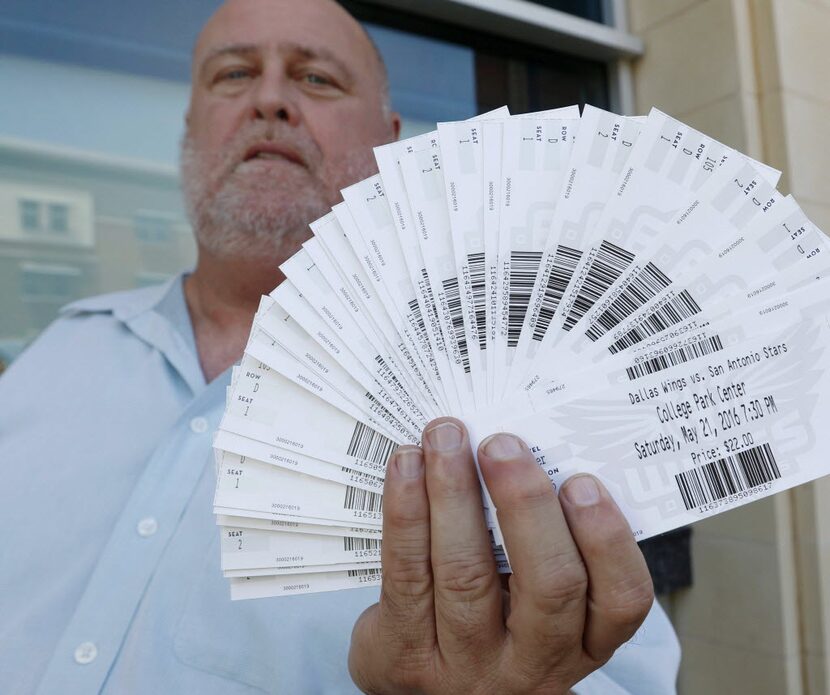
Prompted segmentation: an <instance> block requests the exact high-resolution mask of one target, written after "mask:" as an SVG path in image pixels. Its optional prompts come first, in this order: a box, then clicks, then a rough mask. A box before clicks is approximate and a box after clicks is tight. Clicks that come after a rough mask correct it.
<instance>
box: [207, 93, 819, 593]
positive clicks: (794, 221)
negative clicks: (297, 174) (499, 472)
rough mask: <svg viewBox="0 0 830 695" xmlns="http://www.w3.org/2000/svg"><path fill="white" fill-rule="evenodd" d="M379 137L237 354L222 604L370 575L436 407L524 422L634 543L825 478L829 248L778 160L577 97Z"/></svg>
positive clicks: (486, 429)
mask: <svg viewBox="0 0 830 695" xmlns="http://www.w3.org/2000/svg"><path fill="white" fill-rule="evenodd" d="M375 155H376V159H377V164H378V169H379V174H378V175H375V176H372V177H371V178H368V179H366V180H364V181H361V182H359V183H357V184H355V185H353V186H350V187H349V188H347V189H345V190H343V191H342V195H343V201H344V202H343V203H341V204H339V205H336V206H335V207H334V209H333V210H332V211H331V212H330V213H329V214H327V215H326V216H325V217H323V218H321V219H319V220H317V221H316V222H314V223H313V224H312V225H311V228H312V230H313V233H314V236H313V238H312V239H311V240H309V241H308V242H306V243H305V244H304V246H303V249H302V250H301V251H300V252H299V253H297V254H296V255H295V256H293V257H292V258H291V259H289V260H288V261H287V262H286V263H285V264H284V265H283V266H282V270H283V272H284V274H285V276H286V278H287V280H286V281H285V282H283V283H282V284H281V285H280V286H279V287H277V288H276V289H275V290H274V291H273V292H272V293H271V294H270V295H269V296H267V297H263V298H262V302H261V305H260V307H259V311H258V313H257V315H256V318H255V321H254V324H253V329H252V331H251V335H250V339H249V342H248V345H247V348H246V350H245V355H244V357H243V359H242V361H241V363H240V364H239V366H238V367H236V368H235V370H234V375H233V380H232V385H231V387H230V389H229V393H228V399H227V407H226V411H225V414H224V417H223V419H222V423H221V426H220V429H219V431H218V432H217V433H216V436H215V441H214V447H215V450H216V459H217V488H216V497H215V502H214V504H215V512H216V514H217V521H218V524H219V526H220V527H221V535H222V543H221V549H222V568H223V571H224V573H225V575H226V576H227V577H229V578H230V582H231V594H232V597H233V598H256V597H264V596H279V595H287V594H297V593H309V592H317V591H329V590H336V589H346V588H353V587H361V586H366V585H373V584H378V583H379V582H380V576H381V574H380V573H381V569H380V567H381V566H380V547H381V528H382V513H383V512H382V501H383V498H382V491H383V478H384V471H385V467H386V464H387V461H388V460H389V458H390V456H391V454H392V453H393V451H394V450H395V447H396V446H397V445H398V444H402V443H413V444H417V443H419V442H420V436H421V433H422V430H423V428H424V426H425V425H426V423H427V422H428V421H429V420H430V419H432V418H434V417H436V416H439V415H454V416H457V417H460V418H462V419H463V420H464V421H465V423H467V424H468V426H469V429H470V432H471V438H472V439H473V440H474V441H473V444H474V445H475V444H477V442H478V441H479V440H480V439H481V438H482V437H483V436H486V435H488V434H490V433H492V432H494V431H500V430H506V431H512V432H514V433H516V434H518V435H519V436H521V437H522V438H523V439H524V440H525V441H527V442H528V444H529V445H531V447H532V450H533V451H534V452H535V453H536V456H537V460H538V462H539V465H540V466H542V467H543V468H544V470H545V471H546V472H547V474H548V475H549V476H550V478H551V481H552V483H553V484H554V485H558V484H559V483H561V482H562V481H563V480H565V479H566V478H567V477H568V476H569V475H571V474H573V473H574V472H577V471H580V472H590V473H593V474H594V475H596V476H598V477H599V478H600V479H601V480H602V481H603V482H604V483H605V485H606V486H607V487H608V489H609V490H610V492H611V494H612V495H613V496H614V497H615V499H616V501H617V502H618V504H619V505H620V507H621V508H622V510H623V512H624V513H625V515H626V518H627V519H628V520H629V522H630V524H631V527H632V531H633V533H634V534H635V537H636V538H638V539H642V538H646V537H648V536H650V535H653V534H656V533H661V532H664V531H666V530H669V529H671V528H674V527H677V526H680V525H683V524H687V523H689V522H691V521H694V520H696V519H699V518H702V517H705V516H708V515H711V514H714V513H717V512H719V511H723V510H725V509H729V508H732V507H735V506H738V505H741V504H744V503H746V502H748V501H751V500H753V499H758V498H761V497H764V496H767V495H769V494H772V493H774V492H777V491H780V490H782V489H786V488H789V487H792V486H793V485H796V484H798V483H802V482H805V481H807V480H811V479H813V478H815V477H818V476H819V475H821V474H823V473H824V472H825V470H826V468H827V467H828V457H827V456H826V455H824V454H825V452H826V451H827V450H828V446H830V441H828V439H830V434H828V428H826V427H825V428H822V427H820V426H819V424H820V422H821V419H822V418H823V417H825V416H826V415H827V414H828V413H830V403H828V399H830V389H828V388H826V387H824V388H822V387H823V383H822V382H823V381H824V380H826V379H828V377H827V370H826V366H827V363H828V361H830V358H828V355H827V350H826V349H825V348H826V346H827V343H828V339H827V338H828V331H829V330H830V328H828V326H830V322H828V320H827V318H826V315H827V313H828V309H830V301H829V300H828V298H830V291H828V283H827V281H826V280H824V279H823V278H824V277H825V276H826V274H827V269H828V259H830V254H829V253H828V249H827V246H826V240H825V237H824V235H823V234H822V233H821V232H820V231H819V230H818V229H817V228H816V227H815V226H814V225H813V224H812V223H811V222H810V221H809V220H808V219H807V217H806V216H805V215H804V213H803V212H802V211H801V209H800V208H799V207H798V205H797V204H796V203H795V201H794V200H793V199H792V198H791V197H789V196H784V195H782V194H780V193H779V192H778V191H777V190H776V184H777V181H778V178H779V174H780V172H778V171H775V170H773V169H771V168H770V167H768V166H765V165H763V164H760V163H758V162H756V161H753V160H752V159H749V158H748V157H746V156H744V155H742V154H740V153H738V152H736V151H735V150H732V149H730V148H729V147H727V146H725V145H723V144H720V143H718V142H716V141H715V140H713V139H712V138H710V137H707V136H706V135H704V134H703V133H700V132H698V131H696V130H694V129H693V128H690V127H689V126H687V125H685V124H683V123H681V122H679V121H677V120H675V119H673V118H671V117H669V116H667V115H666V114H664V113H662V112H660V111H658V110H656V109H655V110H652V112H651V113H650V114H649V116H648V117H647V118H646V117H643V118H626V117H622V116H618V115H616V114H613V113H609V112H606V111H603V110H600V109H597V108H593V107H590V106H587V107H585V109H584V110H583V112H582V115H581V116H580V113H579V110H578V109H577V108H576V107H569V108H565V109H557V110H554V111H547V112H542V113H532V114H524V115H521V116H510V115H509V114H508V113H507V109H500V110H497V111H495V112H492V113H488V114H485V115H483V116H480V117H478V118H476V119H473V120H470V121H463V122H452V123H441V124H439V125H438V129H437V131H435V132H432V133H428V134H425V135H420V136H418V137H414V138H410V139H408V140H403V141H400V142H396V143H393V144H389V145H385V146H383V147H379V148H377V149H376V150H375ZM483 504H484V507H485V512H486V515H487V519H488V523H489V525H490V528H491V529H492V536H493V546H494V552H495V554H496V560H497V563H498V566H499V568H500V569H501V570H503V571H509V565H508V562H507V559H506V556H505V554H504V551H503V547H502V546H503V539H502V536H501V533H500V530H499V526H498V510H496V509H495V508H494V507H493V504H492V501H491V499H490V497H489V495H488V494H487V491H486V489H485V490H484V496H483ZM507 550H508V551H509V547H508V548H507Z"/></svg>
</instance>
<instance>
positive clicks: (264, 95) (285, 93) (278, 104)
mask: <svg viewBox="0 0 830 695" xmlns="http://www.w3.org/2000/svg"><path fill="white" fill-rule="evenodd" d="M253 110H254V114H253V115H254V118H256V119H257V120H264V121H284V122H286V123H288V124H289V125H297V124H299V122H300V109H299V107H298V106H297V103H296V98H295V95H294V94H293V85H292V83H291V82H290V80H288V79H287V78H286V77H284V76H269V75H267V74H264V75H263V76H262V78H261V80H260V83H259V85H258V88H257V90H256V92H255V93H254V103H253Z"/></svg>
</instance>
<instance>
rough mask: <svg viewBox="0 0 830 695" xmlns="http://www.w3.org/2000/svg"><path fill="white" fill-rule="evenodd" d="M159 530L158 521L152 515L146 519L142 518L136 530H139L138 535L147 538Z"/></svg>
mask: <svg viewBox="0 0 830 695" xmlns="http://www.w3.org/2000/svg"><path fill="white" fill-rule="evenodd" d="M158 530H159V525H158V522H157V521H156V520H155V519H154V518H153V517H151V516H148V517H147V518H145V519H142V520H141V521H139V522H138V526H136V531H138V535H139V536H141V537H142V538H147V537H148V536H152V535H153V534H154V533H155V532H156V531H158Z"/></svg>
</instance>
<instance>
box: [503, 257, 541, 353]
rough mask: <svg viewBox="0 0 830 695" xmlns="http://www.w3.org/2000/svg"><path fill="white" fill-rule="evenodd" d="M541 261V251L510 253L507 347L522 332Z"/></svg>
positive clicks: (514, 342) (515, 342)
mask: <svg viewBox="0 0 830 695" xmlns="http://www.w3.org/2000/svg"><path fill="white" fill-rule="evenodd" d="M541 262H542V252H541V251H511V253H510V289H509V296H508V302H507V347H511V348H514V347H516V345H517V344H518V343H519V336H520V335H521V333H522V325H523V324H524V320H525V314H526V313H527V305H528V303H529V302H530V295H531V294H532V293H533V286H534V285H535V284H536V274H537V273H538V272H539V264H540V263H541Z"/></svg>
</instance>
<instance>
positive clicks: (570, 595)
mask: <svg viewBox="0 0 830 695" xmlns="http://www.w3.org/2000/svg"><path fill="white" fill-rule="evenodd" d="M478 462H479V466H480V468H481V472H482V474H483V476H484V479H485V481H486V483H487V487H488V489H489V491H490V495H491V497H492V499H493V502H494V504H495V505H496V508H497V510H498V519H499V524H500V526H501V530H502V533H503V535H504V539H505V544H506V546H507V552H508V554H509V556H510V564H511V567H512V568H513V576H512V578H511V581H510V588H511V602H512V605H511V611H510V617H509V619H508V628H509V630H510V636H511V640H512V641H513V642H514V643H515V653H516V655H517V658H520V659H521V660H522V661H523V662H524V663H526V664H528V665H529V667H530V668H531V669H533V668H538V669H539V670H543V669H545V668H548V667H549V666H550V664H551V661H552V660H556V659H558V658H560V657H563V656H564V654H565V653H566V652H567V653H572V652H573V651H574V646H573V645H576V646H577V652H576V654H575V655H574V656H575V657H577V656H579V655H581V642H582V641H581V635H582V630H583V626H584V619H585V601H586V590H587V574H586V572H585V567H584V565H583V563H582V558H581V557H580V554H579V550H578V548H577V545H576V543H575V542H574V540H573V538H572V537H571V533H570V530H569V529H568V524H567V522H566V520H565V517H564V515H563V513H562V509H561V507H560V505H559V502H558V500H557V498H556V492H555V491H554V489H553V486H552V485H551V483H550V480H549V479H548V477H547V475H546V474H545V473H544V471H542V469H541V468H540V467H539V465H538V464H537V463H536V459H535V457H534V456H533V454H532V453H531V451H530V450H529V449H528V447H527V446H526V445H525V444H524V442H522V441H521V440H520V439H519V438H518V437H515V436H514V435H511V434H496V435H493V436H491V437H488V438H487V439H485V440H484V441H483V442H482V443H481V446H480V447H479V453H478Z"/></svg>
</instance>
